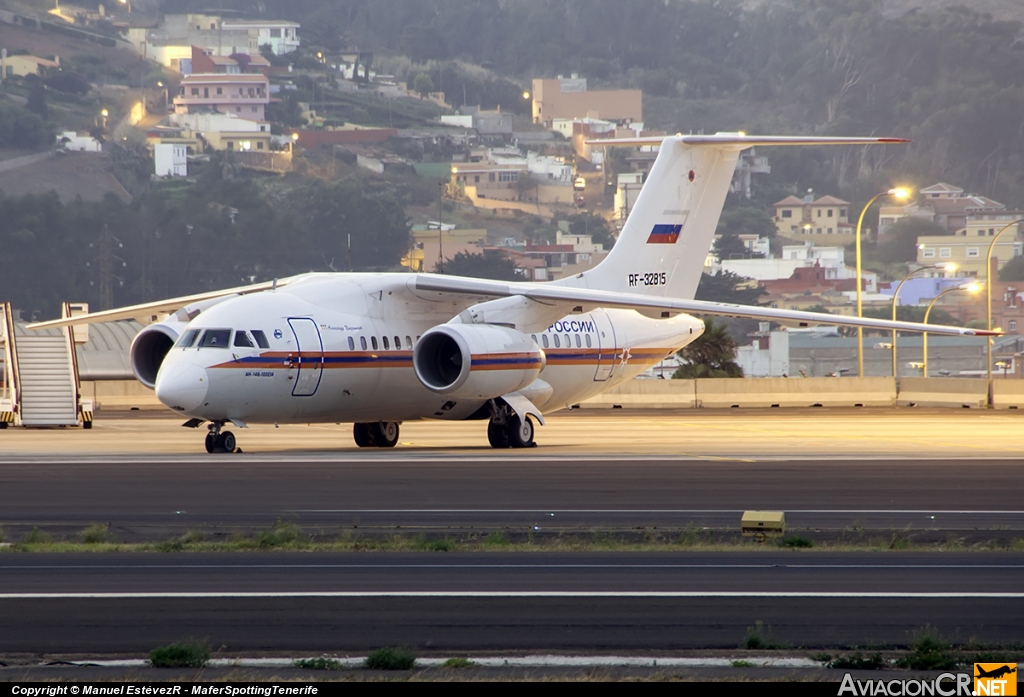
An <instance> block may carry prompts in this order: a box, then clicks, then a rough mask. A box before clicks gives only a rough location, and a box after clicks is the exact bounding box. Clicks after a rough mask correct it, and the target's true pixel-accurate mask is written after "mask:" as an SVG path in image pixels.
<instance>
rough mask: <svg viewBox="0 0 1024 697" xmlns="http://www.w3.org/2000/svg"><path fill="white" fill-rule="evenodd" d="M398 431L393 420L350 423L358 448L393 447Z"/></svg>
mask: <svg viewBox="0 0 1024 697" xmlns="http://www.w3.org/2000/svg"><path fill="white" fill-rule="evenodd" d="M398 431H399V429H398V423H396V422H394V421H376V422H374V423H369V424H352V437H353V438H354V439H355V441H356V445H358V446H359V447H360V448H393V447H395V446H396V445H398Z"/></svg>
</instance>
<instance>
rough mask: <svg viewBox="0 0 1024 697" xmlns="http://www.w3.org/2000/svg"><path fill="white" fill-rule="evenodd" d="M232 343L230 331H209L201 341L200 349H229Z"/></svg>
mask: <svg viewBox="0 0 1024 697" xmlns="http://www.w3.org/2000/svg"><path fill="white" fill-rule="evenodd" d="M230 341H231V330H230V329H207V330H206V333H205V334H203V338H202V339H200V340H199V348H222V349H226V348H227V347H228V342H230Z"/></svg>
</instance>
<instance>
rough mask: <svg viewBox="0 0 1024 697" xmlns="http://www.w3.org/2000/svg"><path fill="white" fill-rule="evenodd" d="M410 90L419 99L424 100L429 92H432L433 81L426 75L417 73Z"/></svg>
mask: <svg viewBox="0 0 1024 697" xmlns="http://www.w3.org/2000/svg"><path fill="white" fill-rule="evenodd" d="M412 89H413V91H414V92H416V93H417V94H418V95H419V96H420V97H422V98H424V99H425V98H426V97H427V95H429V94H430V93H431V92H433V91H434V81H433V80H431V79H430V76H429V75H427V74H426V73H418V74H417V75H416V77H414V78H413V81H412Z"/></svg>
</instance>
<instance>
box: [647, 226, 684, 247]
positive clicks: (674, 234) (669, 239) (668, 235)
mask: <svg viewBox="0 0 1024 697" xmlns="http://www.w3.org/2000/svg"><path fill="white" fill-rule="evenodd" d="M682 229H683V226H682V225H666V224H661V225H655V226H654V229H653V230H651V236H650V237H648V238H647V244H675V243H676V240H678V239H679V233H680V232H681V231H682Z"/></svg>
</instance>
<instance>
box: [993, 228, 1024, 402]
mask: <svg viewBox="0 0 1024 697" xmlns="http://www.w3.org/2000/svg"><path fill="white" fill-rule="evenodd" d="M1018 223H1024V219H1018V220H1014V221H1012V222H1009V223H1007V224H1006V225H1004V226H1003V228H1002V229H1001V230H1000V231H999V232H997V233H996V236H995V237H993V238H992V242H990V243H989V245H988V254H987V255H985V286H986V290H987V293H986V295H987V296H988V298H987V300H986V310H985V329H988V330H989V331H992V279H991V278H989V276H991V275H992V252H993V250H995V248H996V242H998V241H999V236H1000V235H1002V234H1003V233H1004V232H1006V231H1007V230H1009V229H1010V228H1012V227H1013V226H1015V225H1017V224H1018ZM992 342H993V339H992V337H991V336H989V337H988V338H987V339H985V362H986V364H987V365H986V366H985V368H986V376H987V380H988V406H990V407H991V406H992Z"/></svg>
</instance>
